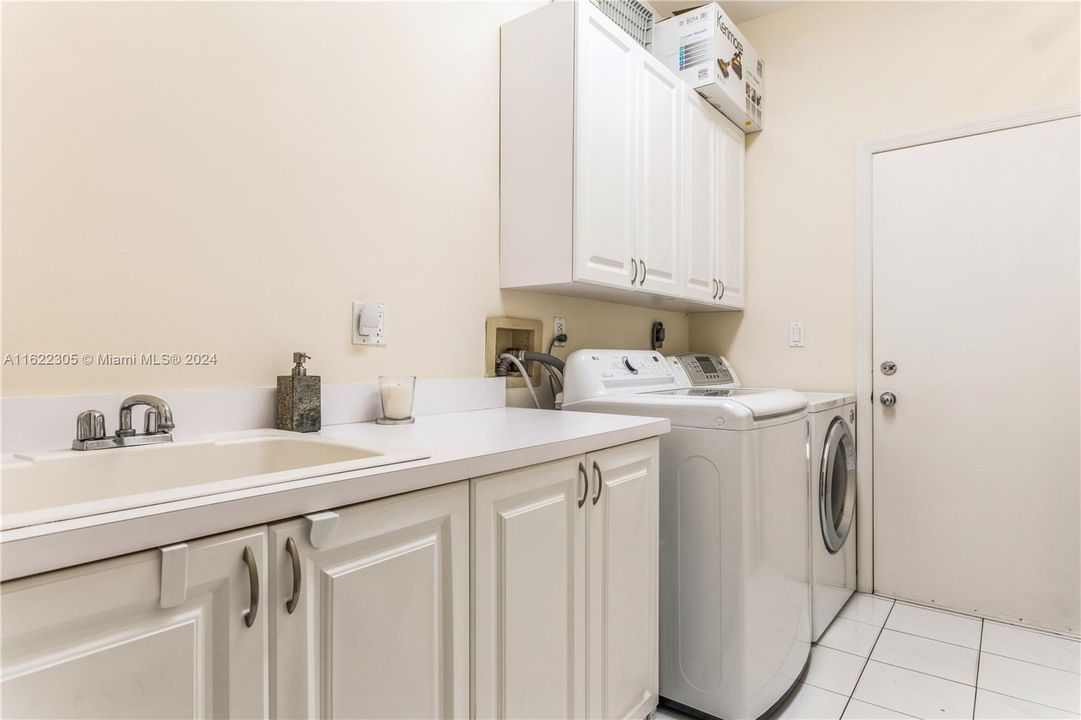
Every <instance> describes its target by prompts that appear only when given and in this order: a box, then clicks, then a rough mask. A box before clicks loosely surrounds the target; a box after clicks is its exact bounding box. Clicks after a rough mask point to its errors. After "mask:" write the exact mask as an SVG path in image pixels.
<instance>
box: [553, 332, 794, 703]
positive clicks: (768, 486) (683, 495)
mask: <svg viewBox="0 0 1081 720" xmlns="http://www.w3.org/2000/svg"><path fill="white" fill-rule="evenodd" d="M698 358H699V359H698V361H696V363H695V366H694V374H693V375H691V376H688V374H687V372H686V371H685V370H684V369H683V367H682V366H681V367H679V368H677V367H674V366H673V365H670V364H669V363H668V362H667V361H666V360H665V358H664V357H662V356H661V355H660V354H659V353H657V352H651V351H641V350H578V351H576V352H574V353H572V354H571V355H570V357H569V358H568V359H567V363H566V369H565V376H566V385H565V390H564V401H563V409H564V410H565V411H568V410H569V411H588V412H608V413H619V414H624V415H647V416H654V417H667V418H669V419H670V420H671V422H672V432H671V433H669V434H668V435H664V436H662V437H661V466H660V470H661V502H660V529H661V533H660V534H661V547H660V579H661V583H660V584H661V589H660V593H661V594H660V648H661V658H660V692H661V697H662V701H663V702H665V703H667V704H670V705H675V706H677V707H682V708H684V709H692V710H694V711H697V712H698V713H706V714H708V715H712V716H715V717H720V718H725V719H726V720H736V719H739V718H757V717H760V716H762V715H764V714H766V713H767V712H769V711H771V710H772V709H773V707H774V706H776V705H777V704H778V703H780V702H781V701H782V700H783V699H784V698H785V696H786V695H787V694H788V692H789V691H790V690H791V689H792V688H793V687H794V686H795V684H796V683H797V682H798V680H799V678H800V675H801V673H802V672H803V669H804V667H805V666H806V663H807V659H808V655H809V652H810V644H811V619H810V585H809V581H810V578H809V564H810V563H809V557H808V547H807V537H808V533H809V525H808V518H809V514H808V501H807V472H808V466H807V443H808V424H807V415H806V406H807V401H806V399H804V397H803V396H802V395H799V394H797V393H794V392H792V391H790V390H746V389H741V388H717V387H708V385H710V384H712V383H714V382H716V381H717V379H718V378H719V373H718V372H716V371H717V370H718V368H717V367H716V366H712V365H711V363H710V358H709V357H708V356H698Z"/></svg>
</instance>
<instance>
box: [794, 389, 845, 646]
mask: <svg viewBox="0 0 1081 720" xmlns="http://www.w3.org/2000/svg"><path fill="white" fill-rule="evenodd" d="M803 396H804V397H806V398H807V403H808V405H807V416H808V417H809V418H810V420H811V638H812V639H813V640H814V641H815V642H818V639H819V638H820V637H822V633H823V632H825V630H826V628H827V627H829V624H830V623H831V622H833V619H834V618H835V617H837V613H839V612H840V611H841V608H842V607H844V604H845V603H846V602H847V601H848V598H849V597H851V595H852V593H853V592H855V590H856V396H855V395H850V394H842V393H803Z"/></svg>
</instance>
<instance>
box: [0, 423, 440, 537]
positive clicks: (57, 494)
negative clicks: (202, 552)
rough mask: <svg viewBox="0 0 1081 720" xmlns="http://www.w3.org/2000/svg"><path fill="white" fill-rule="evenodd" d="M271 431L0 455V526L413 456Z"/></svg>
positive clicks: (152, 502) (413, 456) (418, 455)
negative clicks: (121, 445)
mask: <svg viewBox="0 0 1081 720" xmlns="http://www.w3.org/2000/svg"><path fill="white" fill-rule="evenodd" d="M424 457H427V456H426V455H424V454H423V453H412V454H409V453H397V454H387V453H384V452H382V451H380V450H376V449H373V448H368V447H361V446H357V445H351V444H348V443H341V442H331V441H328V440H325V439H323V438H320V437H318V436H315V437H301V436H297V435H296V434H293V433H286V432H282V431H277V430H265V431H253V432H246V433H233V434H230V435H229V436H227V437H225V438H223V439H211V440H196V441H177V442H171V443H162V444H160V445H146V446H141V447H127V448H116V449H109V450H88V451H74V450H64V451H56V452H47V453H33V454H16V455H9V456H5V457H4V460H3V464H2V466H0V470H2V478H0V513H2V516H0V529H3V530H10V529H13V528H18V527H25V526H27V525H37V524H39V523H45V522H55V521H57V520H66V519H70V518H77V517H84V516H87V515H97V514H100V513H105V512H112V511H114V510H126V509H130V508H136V507H143V506H146V505H156V504H158V503H162V502H170V501H174V500H184V499H188V498H193V497H201V496H205V495H213V494H217V493H223V492H231V491H234V490H243V489H246V488H252V487H259V486H263V485H271V484H274V483H282V482H287V481H290V480H299V479H303V478H311V477H317V476H321V475H330V474H333V473H340V472H348V471H353V470H362V469H366V468H372V467H378V466H381V465H391V464H394V463H402V462H408V461H410V460H419V459H422V458H424Z"/></svg>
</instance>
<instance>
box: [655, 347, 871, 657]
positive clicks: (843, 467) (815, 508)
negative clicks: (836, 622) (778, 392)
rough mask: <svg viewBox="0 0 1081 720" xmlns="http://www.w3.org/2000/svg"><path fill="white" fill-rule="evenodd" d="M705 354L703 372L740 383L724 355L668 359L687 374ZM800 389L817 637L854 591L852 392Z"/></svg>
mask: <svg viewBox="0 0 1081 720" xmlns="http://www.w3.org/2000/svg"><path fill="white" fill-rule="evenodd" d="M703 359H705V360H706V361H708V362H709V364H710V369H713V370H715V371H716V372H714V373H712V374H710V375H708V376H707V379H708V380H709V381H711V382H712V383H713V384H714V385H715V386H716V387H720V388H743V384H742V383H741V382H740V380H739V376H738V375H736V371H735V369H734V368H733V367H732V365H731V364H730V363H729V362H728V360H727V359H725V358H723V357H718V356H709V355H700V354H687V355H674V356H672V357H670V358H669V359H668V360H669V362H670V363H671V364H672V367H673V368H674V369H675V370H676V373H677V375H682V376H683V377H687V376H688V375H693V374H694V373H695V372H696V371H697V369H698V368H699V363H700V361H702V360H703ZM744 389H746V388H744ZM800 394H801V395H803V396H804V397H805V398H807V417H808V419H809V420H810V423H811V455H810V457H811V467H810V476H809V477H810V503H809V508H810V514H811V515H810V523H809V525H810V530H811V533H810V547H811V638H812V640H813V641H814V642H818V639H819V638H820V637H822V633H823V632H825V631H826V628H827V627H829V624H830V623H831V622H833V619H834V618H835V617H837V613H839V612H840V611H841V608H842V607H844V604H845V603H846V602H847V601H848V598H849V597H851V596H852V593H853V592H855V590H856V396H855V395H852V394H845V393H817V392H805V393H800Z"/></svg>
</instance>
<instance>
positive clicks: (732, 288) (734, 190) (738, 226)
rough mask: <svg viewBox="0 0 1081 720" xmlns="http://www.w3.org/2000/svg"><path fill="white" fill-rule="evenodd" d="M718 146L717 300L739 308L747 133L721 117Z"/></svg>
mask: <svg viewBox="0 0 1081 720" xmlns="http://www.w3.org/2000/svg"><path fill="white" fill-rule="evenodd" d="M717 122H718V127H717V147H718V149H719V151H720V161H719V165H718V175H719V180H718V182H719V183H720V198H721V213H720V222H719V223H718V239H717V277H718V278H719V279H720V281H721V292H720V293H719V295H718V298H717V302H718V303H720V304H721V305H723V306H725V307H728V308H733V309H738V308H742V307H743V306H744V304H745V302H746V291H745V288H744V284H743V283H744V280H743V272H744V271H743V268H744V260H743V247H744V246H743V243H744V235H743V232H744V230H743V202H744V198H743V160H744V154H745V152H744V151H745V148H744V143H745V136H744V134H743V132H742V131H741V130H739V129H738V128H736V127H728V125H729V123H728V121H727V120H725V119H724V118H723V117H718V118H717Z"/></svg>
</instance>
